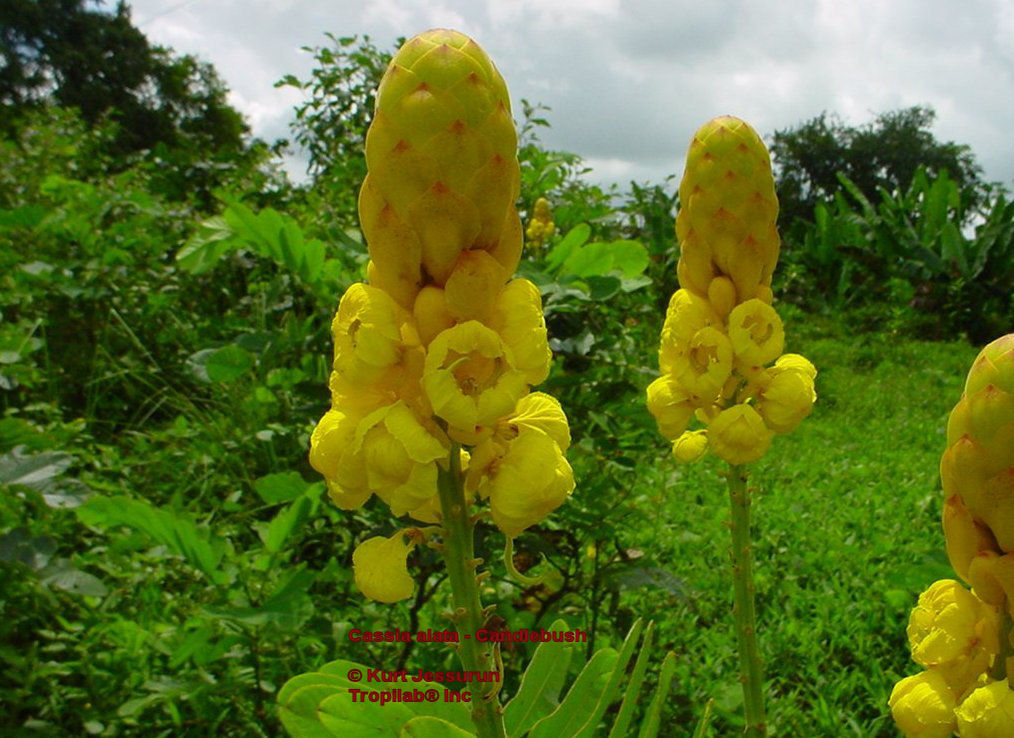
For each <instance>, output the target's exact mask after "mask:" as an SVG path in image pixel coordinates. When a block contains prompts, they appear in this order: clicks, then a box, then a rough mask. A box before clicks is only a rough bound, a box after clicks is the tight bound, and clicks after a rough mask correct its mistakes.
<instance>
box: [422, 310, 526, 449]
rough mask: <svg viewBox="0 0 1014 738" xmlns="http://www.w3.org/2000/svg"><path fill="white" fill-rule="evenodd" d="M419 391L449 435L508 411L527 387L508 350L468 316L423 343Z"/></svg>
mask: <svg viewBox="0 0 1014 738" xmlns="http://www.w3.org/2000/svg"><path fill="white" fill-rule="evenodd" d="M422 384H423V389H424V390H425V393H426V396H427V398H428V399H429V401H430V404H431V405H432V406H433V412H434V413H435V414H436V415H437V416H438V417H440V418H442V419H444V420H445V421H447V423H448V424H449V425H450V426H451V428H450V429H449V430H448V432H449V434H450V435H451V437H452V438H456V440H457V439H460V440H461V441H462V442H472V441H474V438H475V434H476V433H478V432H480V431H481V430H482V427H484V426H490V425H492V424H493V423H495V422H496V421H497V420H499V419H500V418H502V417H503V416H505V415H507V414H508V413H510V412H511V411H512V410H513V409H514V407H515V405H516V404H517V401H518V400H519V399H521V397H522V395H524V394H525V392H526V390H527V389H528V387H527V383H526V381H525V377H524V375H523V374H522V373H521V372H520V371H518V370H517V369H516V368H515V367H514V364H513V360H512V355H511V352H510V349H509V348H508V347H507V346H506V345H505V344H504V342H503V341H502V340H501V339H500V336H498V335H497V334H496V333H495V332H494V331H492V330H490V329H489V328H487V327H486V326H484V325H483V324H482V323H479V322H478V321H475V320H470V321H468V322H467V323H461V324H459V325H456V326H454V327H453V328H449V329H447V330H446V331H443V332H442V333H440V334H439V335H438V336H437V337H436V338H434V339H433V341H432V342H431V343H430V345H429V349H428V351H427V354H426V363H425V366H424V369H423V378H422Z"/></svg>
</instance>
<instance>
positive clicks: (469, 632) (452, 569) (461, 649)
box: [437, 444, 506, 738]
mask: <svg viewBox="0 0 1014 738" xmlns="http://www.w3.org/2000/svg"><path fill="white" fill-rule="evenodd" d="M460 459H461V454H460V450H459V446H458V444H453V445H452V446H451V453H450V459H449V461H450V463H449V465H448V469H446V470H444V469H442V468H441V469H439V470H438V473H437V491H438V493H439V495H440V510H441V513H442V515H443V525H444V531H445V533H444V545H443V557H444V563H445V564H446V566H447V575H448V579H449V580H450V582H451V602H452V603H453V607H454V612H453V615H452V617H451V619H452V620H453V622H454V627H455V629H456V630H457V633H458V658H459V659H460V660H461V665H462V666H463V667H464V668H465V669H466V670H467V671H476V672H485V671H491V670H492V669H493V668H494V667H495V663H494V662H495V659H494V655H493V651H492V648H490V647H489V644H483V643H479V642H478V641H477V640H476V638H475V633H476V631H478V630H479V629H480V628H481V627H482V623H483V621H484V617H483V611H482V603H481V602H480V600H479V577H478V576H477V571H476V570H477V568H478V566H479V564H481V563H482V560H481V559H476V558H475V543H474V534H473V531H474V525H473V523H472V518H471V516H470V514H469V510H468V507H469V506H468V502H467V500H466V499H465V490H464V484H463V480H462V474H461V460H460ZM498 686H499V685H494V686H493V688H492V689H491V690H490V691H489V692H486V693H483V694H482V695H477V698H476V699H473V700H472V702H471V706H472V722H473V723H474V724H475V728H476V730H477V731H478V732H477V735H478V737H479V738H505V736H506V733H505V732H504V727H503V717H502V715H501V709H500V703H499V700H498V699H497V692H498V691H499V690H498Z"/></svg>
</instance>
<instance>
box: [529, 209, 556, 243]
mask: <svg viewBox="0 0 1014 738" xmlns="http://www.w3.org/2000/svg"><path fill="white" fill-rule="evenodd" d="M554 233H556V223H554V222H553V213H552V212H551V211H550V209H549V200H547V199H546V198H544V197H540V198H539V199H538V200H536V201H535V207H533V208H532V217H531V219H530V220H529V221H528V228H526V229H525V237H526V238H527V239H528V244H529V245H530V246H534V247H535V248H539V247H540V246H542V244H544V243H545V242H546V241H548V240H549V239H551V238H552V237H553V234H554Z"/></svg>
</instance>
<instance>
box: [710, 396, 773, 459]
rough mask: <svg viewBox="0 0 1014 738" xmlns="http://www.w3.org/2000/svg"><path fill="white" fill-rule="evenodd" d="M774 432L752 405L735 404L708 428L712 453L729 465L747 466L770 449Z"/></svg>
mask: <svg viewBox="0 0 1014 738" xmlns="http://www.w3.org/2000/svg"><path fill="white" fill-rule="evenodd" d="M773 435H774V434H773V433H772V432H771V431H770V430H768V427H767V426H766V425H764V420H763V419H762V418H761V416H760V415H759V414H758V412H757V411H756V410H754V409H753V408H752V407H751V406H750V405H742V404H741V405H733V406H732V407H730V408H727V409H725V410H723V411H722V412H720V413H719V414H718V415H717V416H716V417H715V419H714V420H712V421H711V424H710V425H709V426H708V440H709V442H710V444H711V450H712V451H714V452H715V454H717V455H718V457H719V458H721V459H724V460H725V461H727V462H729V463H730V464H748V463H750V462H751V461H756V460H757V459H759V458H760V457H761V456H763V455H764V453H765V452H766V451H767V450H768V447H769V446H770V445H771V439H772V437H773Z"/></svg>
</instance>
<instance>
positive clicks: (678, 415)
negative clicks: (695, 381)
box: [647, 374, 696, 441]
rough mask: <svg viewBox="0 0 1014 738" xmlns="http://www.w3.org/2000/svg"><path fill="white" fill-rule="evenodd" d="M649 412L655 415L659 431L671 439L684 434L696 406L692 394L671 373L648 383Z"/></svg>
mask: <svg viewBox="0 0 1014 738" xmlns="http://www.w3.org/2000/svg"><path fill="white" fill-rule="evenodd" d="M647 395H648V412H650V413H651V414H652V415H653V416H654V417H655V422H656V423H657V424H658V430H659V433H661V434H662V435H663V436H665V437H666V438H668V439H669V440H670V441H672V440H675V439H676V438H677V437H678V436H680V435H682V433H683V431H685V430H686V429H687V425H689V424H690V419H691V418H692V417H693V415H694V408H695V407H696V406H695V405H694V403H693V400H692V399H691V396H690V394H689V393H688V392H687V391H686V390H685V389H684V388H683V387H682V386H681V385H680V384H679V383H678V382H677V381H676V379H675V378H674V377H673V376H672V375H669V374H663V375H662V376H661V377H659V378H658V379H656V380H655V381H654V382H652V383H651V384H649V385H648V390H647Z"/></svg>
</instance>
